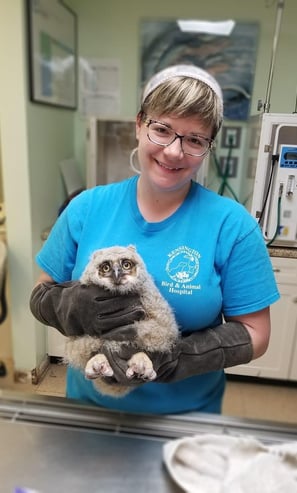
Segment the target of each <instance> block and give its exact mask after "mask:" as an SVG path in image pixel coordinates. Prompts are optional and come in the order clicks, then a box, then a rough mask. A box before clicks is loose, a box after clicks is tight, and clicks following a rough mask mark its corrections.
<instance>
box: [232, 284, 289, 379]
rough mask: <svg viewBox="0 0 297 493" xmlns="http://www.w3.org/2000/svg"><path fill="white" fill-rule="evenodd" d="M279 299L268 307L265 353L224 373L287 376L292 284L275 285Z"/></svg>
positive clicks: (279, 377)
mask: <svg viewBox="0 0 297 493" xmlns="http://www.w3.org/2000/svg"><path fill="white" fill-rule="evenodd" d="M278 287H279V290H280V294H281V298H280V300H278V301H277V302H276V303H274V304H273V305H272V306H271V307H270V313H271V336H270V342H269V347H268V350H267V351H266V353H265V354H264V355H263V356H261V357H260V358H257V359H255V360H253V361H251V362H250V363H249V364H247V365H238V366H236V367H233V368H228V369H227V371H226V372H227V373H231V374H234V375H248V376H254V377H263V378H275V379H288V378H289V370H290V360H291V353H292V348H293V343H294V339H295V330H296V320H297V304H296V303H294V299H295V298H296V293H295V289H294V286H292V285H285V284H283V285H279V286H278Z"/></svg>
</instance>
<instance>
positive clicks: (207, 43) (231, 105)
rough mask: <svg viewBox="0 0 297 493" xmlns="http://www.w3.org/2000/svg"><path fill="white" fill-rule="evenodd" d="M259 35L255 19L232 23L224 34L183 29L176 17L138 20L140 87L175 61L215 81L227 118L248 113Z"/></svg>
mask: <svg viewBox="0 0 297 493" xmlns="http://www.w3.org/2000/svg"><path fill="white" fill-rule="evenodd" d="M258 35H259V23H258V22H241V21H240V22H238V21H236V22H235V23H234V27H233V29H232V31H231V32H230V33H229V34H228V35H226V34H224V35H222V34H216V33H214V32H212V33H210V32H206V31H204V32H198V31H194V30H193V31H184V30H182V29H181V27H180V26H179V22H178V21H177V20H170V21H166V20H157V19H156V20H148V19H144V20H143V21H142V22H141V29H140V44H141V86H142V87H143V85H144V84H145V82H146V81H147V80H148V79H149V78H150V77H151V76H152V75H153V74H154V73H156V72H158V71H159V70H162V69H163V68H166V67H168V66H169V65H175V64H180V63H181V64H192V65H196V66H198V67H201V68H204V69H205V70H206V71H208V72H209V73H210V74H211V75H213V76H214V77H215V78H216V79H217V81H218V82H219V84H220V86H221V88H222V91H223V97H224V116H225V118H227V119H228V120H247V119H248V117H249V113H250V102H251V98H252V91H253V82H254V74H255V67H256V58H257V44H258Z"/></svg>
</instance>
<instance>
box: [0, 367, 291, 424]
mask: <svg viewBox="0 0 297 493" xmlns="http://www.w3.org/2000/svg"><path fill="white" fill-rule="evenodd" d="M8 366H9V364H8ZM0 388H6V389H15V390H19V391H21V392H27V391H28V392H33V393H37V394H41V395H52V396H58V397H59V396H60V397H63V396H64V395H65V366H64V365H61V364H51V365H50V366H49V368H48V369H47V371H46V373H45V376H44V378H43V379H42V381H41V382H40V383H39V384H38V385H32V384H31V383H30V376H29V375H25V374H24V375H19V376H18V382H13V381H12V379H11V377H10V376H9V372H8V375H7V376H6V377H4V378H3V377H2V378H0ZM223 414H225V415H228V416H236V417H243V418H250V419H263V420H268V421H275V422H283V423H291V424H296V426H297V386H286V385H284V384H283V385H275V384H270V383H265V384H263V383H253V382H252V383H251V382H250V381H246V380H245V381H236V380H233V378H232V379H229V377H228V381H227V387H226V393H225V398H224V405H223Z"/></svg>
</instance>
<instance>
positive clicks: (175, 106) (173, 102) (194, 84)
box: [139, 76, 223, 138]
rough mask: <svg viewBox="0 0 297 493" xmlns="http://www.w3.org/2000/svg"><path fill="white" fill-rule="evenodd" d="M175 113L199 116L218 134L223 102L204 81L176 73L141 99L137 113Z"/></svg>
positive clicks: (141, 115) (156, 115)
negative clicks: (176, 74)
mask: <svg viewBox="0 0 297 493" xmlns="http://www.w3.org/2000/svg"><path fill="white" fill-rule="evenodd" d="M145 115H154V116H155V117H158V116H159V115H174V116H177V117H189V116H194V117H195V116H196V117H198V118H199V119H200V120H201V121H202V122H203V123H204V124H205V125H206V126H208V127H211V128H212V138H215V136H216V135H217V133H218V131H219V129H220V127H221V124H222V120H223V115H222V101H221V99H220V98H219V96H218V95H217V94H216V93H215V91H214V90H213V89H212V88H211V87H210V86H209V85H208V84H206V83H205V82H203V81H201V80H199V79H195V78H192V77H189V76H175V77H171V78H170V79H167V80H165V81H164V82H162V83H160V84H159V85H158V86H157V87H156V88H155V89H154V90H153V91H152V92H151V93H149V94H148V96H147V97H146V98H145V99H144V101H143V103H142V105H141V109H140V111H139V116H140V117H141V118H143V117H144V116H145Z"/></svg>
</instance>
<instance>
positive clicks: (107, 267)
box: [100, 262, 111, 274]
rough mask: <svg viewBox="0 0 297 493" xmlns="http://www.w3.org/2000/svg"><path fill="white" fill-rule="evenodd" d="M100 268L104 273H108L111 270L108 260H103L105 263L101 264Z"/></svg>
mask: <svg viewBox="0 0 297 493" xmlns="http://www.w3.org/2000/svg"><path fill="white" fill-rule="evenodd" d="M100 270H101V271H102V272H103V273H104V274H107V273H108V272H110V270H111V269H110V265H109V263H108V262H103V264H101V266H100Z"/></svg>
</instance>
